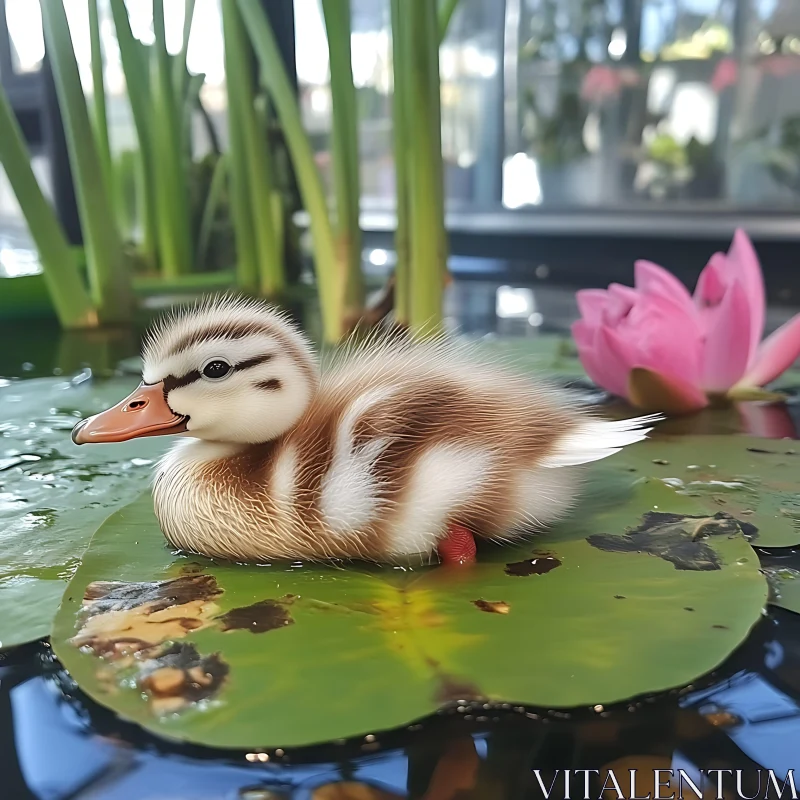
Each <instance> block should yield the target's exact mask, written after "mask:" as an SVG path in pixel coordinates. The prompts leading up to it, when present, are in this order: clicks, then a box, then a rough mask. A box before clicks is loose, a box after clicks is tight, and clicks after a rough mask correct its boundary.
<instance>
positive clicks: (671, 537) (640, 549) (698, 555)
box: [586, 511, 758, 572]
mask: <svg viewBox="0 0 800 800" xmlns="http://www.w3.org/2000/svg"><path fill="white" fill-rule="evenodd" d="M757 533H758V529H757V528H756V527H755V526H754V525H751V524H750V523H747V522H742V521H740V520H738V519H736V518H735V517H733V516H731V515H730V514H726V513H724V512H722V511H720V512H718V513H717V514H714V515H713V516H710V517H703V516H684V515H682V514H667V513H663V512H661V511H648V512H647V513H646V514H645V515H644V516H643V517H642V524H641V525H639V527H637V528H634V529H633V530H630V531H628V532H626V533H625V534H623V535H621V536H614V535H611V534H607V533H598V534H594V535H593V536H589V537H587V539H586V541H587V542H588V543H589V544H590V545H592V547H596V548H597V549H598V550H604V551H605V552H608V553H648V554H650V555H653V556H658V557H659V558H662V559H664V561H668V562H669V563H670V564H672V565H673V566H674V567H675V569H680V570H697V571H701V572H706V571H712V570H718V569H721V568H722V561H721V559H720V557H719V555H718V554H717V552H716V551H715V550H714V549H713V548H712V547H711V546H710V545H708V544H707V543H706V542H705V541H703V540H704V539H706V538H708V537H711V536H727V537H732V536H737V535H743V536H745V537H746V538H748V539H750V538H752V537H753V536H755V535H756V534H757Z"/></svg>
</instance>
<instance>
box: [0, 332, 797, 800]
mask: <svg viewBox="0 0 800 800" xmlns="http://www.w3.org/2000/svg"><path fill="white" fill-rule="evenodd" d="M30 327H31V330H30V331H28V330H26V333H25V339H24V341H22V340H21V337H20V336H19V333H18V332H11V331H0V336H2V341H3V347H2V348H0V377H2V378H3V382H2V384H0V407H1V408H2V414H3V416H2V418H0V423H2V425H0V433H2V438H0V526H1V527H2V534H0V535H1V536H2V541H3V544H4V547H6V550H7V552H8V553H11V552H12V551H13V554H14V558H15V559H17V560H18V561H19V560H21V562H22V563H23V565H24V568H21V569H20V575H21V576H22V578H23V579H36V580H40V579H42V577H43V576H44V578H46V579H48V580H50V579H52V580H53V581H54V582H55V586H56V588H57V586H58V585H61V586H63V584H61V583H60V582H61V581H63V580H64V578H65V577H68V576H69V574H70V570H74V568H75V566H76V565H75V564H72V563H70V562H69V561H68V560H64V561H62V560H60V559H59V556H58V555H57V553H56V555H55V556H52V557H51V558H50V560H49V561H46V562H41V563H40V561H41V559H40V558H39V555H40V554H39V553H38V550H40V549H41V548H37V547H36V542H37V541H40V540H38V539H37V537H46V536H47V530H48V525H49V520H50V517H51V516H52V515H61V514H68V513H72V514H75V513H80V514H86V517H85V520H86V525H87V528H88V526H89V525H90V523H91V524H93V526H94V527H96V526H97V524H99V522H98V521H97V520H95V519H94V516H93V513H95V512H96V514H97V515H100V518H101V519H102V516H103V515H104V513H105V511H104V509H103V507H102V505H101V503H100V499H99V498H105V497H107V496H108V495H109V494H111V495H113V498H114V502H116V503H119V504H122V503H124V502H127V500H128V499H130V498H132V497H134V496H136V494H137V493H138V492H139V491H140V490H141V488H143V486H144V485H145V484H146V482H147V476H148V474H149V470H150V464H151V462H152V459H153V458H154V454H153V449H152V448H153V445H152V443H150V444H149V445H146V446H145V449H143V450H142V452H141V453H140V452H138V451H136V450H135V449H134V448H132V446H131V444H133V443H131V444H129V445H126V446H125V448H124V450H119V451H114V452H111V453H110V454H107V455H105V456H104V457H103V458H104V461H103V462H102V463H97V462H92V461H90V460H88V459H91V458H97V457H95V456H90V455H88V454H86V453H84V451H85V450H87V448H81V449H80V450H78V449H77V448H72V447H71V445H70V443H69V441H68V431H69V429H70V428H71V426H72V424H73V420H74V419H76V418H78V417H79V416H81V415H83V414H85V413H88V412H91V411H94V410H96V409H97V408H98V407H102V405H103V403H107V402H110V399H111V398H110V397H108V394H109V392H111V393H112V394H113V393H114V392H116V393H117V394H118V395H119V396H122V395H121V394H120V387H123V386H128V385H130V386H133V385H135V383H136V381H137V378H136V376H135V375H134V374H131V373H129V374H126V372H125V370H124V369H123V370H120V369H119V365H120V363H121V362H123V360H124V359H126V358H129V357H131V356H134V355H135V352H136V349H137V337H136V335H135V334H133V333H129V332H125V333H118V334H114V335H112V336H105V335H104V336H101V335H96V336H78V335H71V336H59V335H57V334H56V333H55V332H54V331H52V330H49V329H47V328H40V327H35V326H30ZM509 332H510V333H515V332H516V333H519V332H520V331H509ZM521 332H523V333H524V334H525V336H524V337H517V338H515V339H513V340H508V341H505V340H503V341H500V342H493V343H492V346H495V347H497V348H498V349H501V350H505V351H508V352H513V353H514V354H515V355H516V356H518V360H519V361H520V362H521V363H536V364H537V365H538V366H541V367H543V369H544V370H545V371H549V372H550V373H551V374H553V375H557V376H560V377H561V378H563V379H564V380H565V381H566V380H569V379H570V378H573V379H574V378H575V375H576V374H577V371H576V365H575V362H574V357H573V355H572V354H571V352H570V349H569V348H568V347H566V348H565V347H564V346H562V345H559V344H557V343H556V344H555V345H554V344H553V341H554V340H543V339H541V338H539V339H537V338H536V336H535V332H534V335H533V336H532V335H531V334H532V332H531V331H530V330H528V329H527V328H524V329H523V330H522V331H521ZM534 351H535V355H533V356H530V355H529V354H530V353H531V352H534ZM123 363H124V362H123ZM132 369H135V362H133V364H132ZM578 385H580V384H578ZM106 398H107V399H106ZM587 399H589V400H594V401H602V399H603V398H602V397H600V396H597V395H596V394H595V395H590V394H589V395H587ZM799 417H800V414H798V413H797V407H796V406H794V405H793V404H789V406H788V407H786V408H779V409H763V408H762V409H760V410H757V411H754V410H753V409H752V408H751V409H747V410H745V411H743V410H742V409H729V410H727V411H725V412H713V413H712V412H709V413H706V414H702V415H698V416H697V417H694V418H692V419H691V420H690V421H688V422H673V423H669V426H670V429H669V430H666V431H664V432H665V433H681V432H691V433H703V434H715V435H735V434H737V433H740V432H749V433H753V434H755V435H759V436H765V437H770V438H782V437H787V436H788V437H793V438H797V430H798V425H797V421H798V418H799ZM147 448H149V449H147ZM103 502H105V500H104V501H103ZM21 507H24V512H25V513H24V514H22V513H21V511H20V508H21ZM77 519H78V520H80V519H83V517H78V518H77ZM76 524H79V522H76ZM92 531H93V528H91V529H89V530H87V535H89V534H91V532H92ZM758 552H759V556H760V557H761V560H762V564H764V565H765V566H771V567H775V568H776V569H781V570H784V571H785V572H786V573H787V574H793V573H791V570H793V569H800V553H796V552H795V551H794V549H790V548H785V549H777V548H776V549H764V548H761V549H760V550H759V551H758ZM7 558H10V556H7ZM26 558H28V561H27V562H26V561H25V559H26ZM28 562H29V563H28ZM4 575H5V573H4V574H2V575H0V592H2V591H3V581H4V580H7V579H8V578H14V579H15V580H16V579H19V578H20V576H19V575H16V576H5V577H4ZM54 591H55V589H54ZM23 596H24V595H23V594H20V595H19V598H22V597H23ZM0 598H2V595H0ZM0 611H2V614H3V615H10V616H12V617H19V618H20V620H22V621H23V623H24V617H25V613H26V609H25V607H24V601H23V600H22V599H18V600H15V596H14V595H13V594H9V595H8V596H6V597H5V598H3V599H2V606H1V607H0ZM543 646H546V644H543ZM798 744H800V616H797V615H795V614H793V613H791V612H789V611H785V610H783V609H779V608H773V609H771V610H770V611H769V612H768V614H766V615H765V616H764V617H763V619H762V620H761V622H760V623H759V624H758V625H757V626H756V628H755V629H754V631H753V632H752V634H751V635H750V637H749V639H748V640H747V642H746V643H745V644H744V645H743V646H742V647H740V648H739V649H738V650H737V652H735V653H734V654H733V655H732V656H731V657H730V658H729V659H728V660H727V661H726V663H725V664H723V665H722V666H721V667H720V668H719V669H718V670H717V671H716V672H715V674H714V675H711V676H706V677H704V678H702V679H700V680H699V681H697V683H696V684H695V685H694V686H691V687H687V688H686V689H684V690H682V691H679V692H671V693H667V694H664V695H660V696H656V697H642V698H637V699H636V700H634V701H631V702H628V703H624V704H619V705H616V706H610V707H606V708H603V707H599V706H598V707H595V708H593V709H589V708H587V709H582V710H579V711H576V712H574V713H570V714H566V713H563V712H558V711H552V710H547V709H539V710H532V709H524V710H515V709H513V708H509V709H492V710H491V711H487V714H486V715H482V714H480V711H479V710H478V711H475V709H472V708H466V707H456V708H453V709H451V710H448V711H447V712H444V713H441V714H439V715H437V716H435V717H433V718H430V719H428V720H425V721H423V722H422V723H421V724H419V725H414V726H412V727H411V728H409V729H406V730H403V731H397V732H394V733H392V734H389V735H387V736H385V737H381V736H379V737H377V738H376V737H368V740H364V741H358V742H344V743H336V744H331V745H328V746H324V747H318V748H313V749H303V750H298V751H290V750H287V751H285V752H284V751H275V752H269V753H247V752H234V751H218V750H213V749H209V748H200V747H193V746H181V745H177V744H171V743H168V742H166V741H164V740H161V739H159V738H157V737H155V736H152V735H149V734H147V733H145V732H143V731H142V730H141V729H140V728H138V727H137V726H134V725H131V724H128V723H125V722H122V721H120V720H119V719H118V718H117V717H116V716H115V715H114V714H112V713H111V712H109V711H107V710H106V709H104V708H102V707H100V706H98V705H97V704H95V703H94V702H92V701H91V700H90V699H89V698H87V697H86V696H85V695H83V694H82V692H81V691H80V690H79V689H77V688H76V687H75V685H74V684H73V683H72V682H71V680H70V678H69V676H68V675H66V674H65V673H64V671H63V670H61V669H60V667H59V664H58V663H57V662H56V660H55V659H54V657H53V656H52V653H51V651H50V648H49V645H48V643H47V642H46V641H42V642H40V643H38V644H33V645H25V646H23V647H20V648H16V649H13V650H7V651H4V652H2V653H0V781H2V787H3V791H2V793H0V794H2V797H4V798H5V797H8V798H12V799H13V800H17V799H19V800H24V799H25V798H48V800H49V799H50V798H52V799H53V800H67V798H75V799H78V798H80V799H81V800H88V799H89V798H92V800H118V799H119V800H123V799H125V798H135V799H136V800H167V799H168V800H182V798H187V800H188V799H189V798H192V800H228V799H230V800H235V799H236V798H244V799H247V800H274V799H276V798H297V799H298V800H299V799H300V798H309V800H310V799H311V798H316V800H325V799H327V800H336V799H337V798H338V799H339V800H348V799H349V798H352V800H378V799H379V798H380V799H382V800H387V799H388V798H394V797H413V798H426V800H447V799H448V798H453V800H455V798H461V800H464V798H476V799H478V798H481V799H482V798H486V799H487V800H494V799H495V798H498V799H499V798H509V799H512V798H538V797H544V796H545V793H544V792H543V791H542V788H541V785H540V783H539V780H541V781H542V782H543V784H544V786H545V788H547V787H549V786H550V785H551V784H552V783H553V782H554V781H555V783H554V786H555V788H554V791H553V794H552V795H551V796H553V797H562V796H564V792H563V786H564V783H563V781H564V776H563V773H562V772H559V771H560V770H596V771H601V770H603V769H608V768H613V769H614V770H615V774H617V775H623V774H625V775H627V770H628V769H639V770H640V775H646V774H650V775H652V770H655V769H667V770H668V769H673V770H679V769H682V770H685V771H686V774H687V775H688V776H689V777H691V778H693V779H694V780H697V781H699V775H700V772H701V771H702V770H709V769H722V770H742V771H743V772H742V773H741V775H740V780H741V790H742V794H743V795H745V796H748V797H756V796H759V797H761V796H764V795H763V791H764V789H765V788H766V783H765V779H764V778H763V777H762V779H761V780H762V783H761V788H760V789H759V770H774V771H775V773H776V774H777V775H778V776H779V780H780V781H781V782H782V781H783V779H784V778H785V776H786V774H787V771H788V770H790V769H797V770H798V771H800V747H798ZM537 770H538V773H537V772H536V771H537ZM588 780H589V781H590V783H589V788H590V795H591V796H592V797H598V796H600V794H601V788H602V780H600V779H599V778H598V775H597V774H595V773H588ZM572 781H573V791H572V797H582V796H583V781H584V777H583V773H580V774H578V775H575V774H573V777H572ZM729 781H730V783H729ZM797 783H798V784H800V775H798V780H797ZM333 785H338V786H333ZM725 785H726V786H728V787H729V789H730V792H729V793H728V792H726V796H736V793H735V788H736V787H735V783H734V782H733V774H732V775H731V777H730V778H726V779H725ZM624 791H626V792H627V786H626V787H624ZM637 791H638V794H639V795H640V796H644V795H646V794H647V793H648V792H652V791H653V782H652V779H651V780H650V783H649V785H648V783H647V780H646V779H645V781H644V783H637ZM607 796H611V797H614V796H616V795H615V794H614V793H612V794H611V795H607ZM625 796H629V795H628V794H626V795H625ZM662 796H667V797H668V796H669V791H667V792H666V794H665V795H662ZM685 796H688V797H693V796H694V795H693V794H691V793H689V794H687V795H685Z"/></svg>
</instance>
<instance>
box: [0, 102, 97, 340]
mask: <svg viewBox="0 0 800 800" xmlns="http://www.w3.org/2000/svg"><path fill="white" fill-rule="evenodd" d="M0 163H2V165H3V167H4V169H5V172H6V176H7V178H8V182H9V183H10V184H11V188H12V189H13V191H14V195H15V197H16V198H17V202H18V203H19V205H20V208H21V209H22V213H23V215H24V216H25V221H26V222H27V223H28V228H29V230H30V233H31V237H32V238H33V241H34V243H35V244H36V249H37V250H38V251H39V258H40V260H41V262H42V269H43V271H44V279H45V282H46V283H47V288H48V291H49V294H50V298H51V300H52V303H53V307H54V308H55V311H56V315H57V316H58V320H59V322H60V323H61V326H62V327H64V328H89V327H94V326H96V325H97V322H98V318H97V311H96V309H95V307H94V305H93V304H92V300H91V298H90V297H89V293H88V292H87V291H86V288H85V287H84V285H83V281H82V280H81V275H80V271H79V269H78V264H77V260H76V258H75V253H74V251H73V250H72V248H71V247H70V245H69V242H68V241H67V237H66V236H65V235H64V231H63V230H62V229H61V225H60V224H59V222H58V220H57V219H56V215H55V212H54V211H53V209H52V208H51V206H50V204H49V203H48V202H47V200H46V198H45V196H44V194H43V193H42V190H41V188H40V187H39V183H38V181H37V180H36V176H35V175H34V174H33V169H32V167H31V159H30V154H29V153H28V150H27V148H26V147H25V140H24V139H23V137H22V132H21V131H20V128H19V123H18V122H17V118H16V117H15V116H14V112H13V111H12V110H11V107H10V105H9V103H8V99H7V98H6V94H5V92H4V91H3V90H2V88H0Z"/></svg>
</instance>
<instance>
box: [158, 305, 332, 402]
mask: <svg viewBox="0 0 800 800" xmlns="http://www.w3.org/2000/svg"><path fill="white" fill-rule="evenodd" d="M251 336H261V337H268V338H271V339H272V340H273V341H274V342H275V345H276V347H275V351H276V352H274V353H272V354H271V355H273V356H277V355H279V354H280V355H282V356H284V357H286V358H288V359H289V360H290V361H292V362H293V363H294V364H295V365H296V366H297V367H298V369H299V370H300V372H301V374H302V375H303V377H304V378H305V379H306V380H307V381H308V382H309V383H310V384H311V386H312V387H313V389H316V387H317V385H318V382H319V377H318V367H317V359H316V355H315V354H314V351H313V350H312V347H311V345H310V343H309V342H308V341H307V339H306V337H305V336H304V335H303V333H302V332H301V331H300V330H299V329H298V328H297V327H296V326H295V325H294V324H293V323H292V322H291V321H290V320H289V319H287V318H286V317H285V316H284V315H283V314H282V313H281V312H280V311H279V310H277V309H274V308H272V307H271V306H269V305H267V304H266V303H264V302H263V301H260V300H252V299H247V298H236V297H231V296H223V297H216V298H214V297H212V298H210V299H208V300H206V301H204V302H201V303H200V304H198V305H196V306H195V307H193V308H189V309H185V310H182V311H179V312H175V313H173V314H171V315H170V316H168V317H166V318H164V319H162V320H161V321H160V322H159V323H158V325H157V326H156V327H155V328H154V329H153V330H152V331H151V332H150V333H149V335H148V337H147V339H146V341H145V346H144V361H145V366H146V367H148V366H149V367H150V368H155V371H156V372H158V371H159V370H158V369H157V367H158V366H160V365H164V366H165V367H166V369H167V371H170V372H174V368H175V361H176V357H177V361H178V364H179V365H180V364H182V362H181V359H180V356H181V355H182V354H184V353H187V352H188V351H191V350H192V348H194V347H196V346H198V345H202V344H203V343H204V342H209V341H215V340H217V341H228V342H233V341H238V340H242V339H247V338H248V337H251ZM175 374H179V373H175ZM159 377H160V376H159Z"/></svg>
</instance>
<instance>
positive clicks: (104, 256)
mask: <svg viewBox="0 0 800 800" xmlns="http://www.w3.org/2000/svg"><path fill="white" fill-rule="evenodd" d="M42 27H43V29H44V36H45V41H46V44H47V52H48V54H49V57H50V59H51V61H52V65H53V78H54V81H55V85H56V91H57V94H58V103H59V108H60V110H61V115H62V117H63V120H64V133H65V136H66V140H67V149H68V151H69V159H70V168H71V169H72V175H73V177H74V179H75V180H74V183H75V194H76V196H77V201H78V211H79V213H80V218H81V230H82V233H83V239H84V243H85V247H86V263H87V267H88V273H89V283H90V286H91V291H92V296H93V299H94V302H95V304H96V305H97V307H98V310H99V312H100V316H101V319H102V320H103V321H105V322H124V321H128V320H129V319H130V317H131V313H132V299H133V295H132V291H131V285H130V274H129V271H128V268H127V263H126V259H125V253H124V251H123V248H122V241H121V239H120V237H119V232H118V230H117V227H116V220H115V219H114V214H113V206H112V203H111V196H110V195H109V192H108V187H107V186H106V183H105V179H104V173H103V169H102V166H101V159H100V157H99V155H98V150H97V147H96V144H95V139H94V133H93V132H92V126H91V123H90V122H89V112H88V110H87V108H86V99H85V97H84V95H83V89H82V88H81V81H80V75H79V73H78V63H77V61H76V59H75V51H74V49H73V44H72V37H71V35H70V30H69V25H68V24H67V15H66V12H65V10H64V4H63V0H53V2H50V3H44V4H43V5H42Z"/></svg>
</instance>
